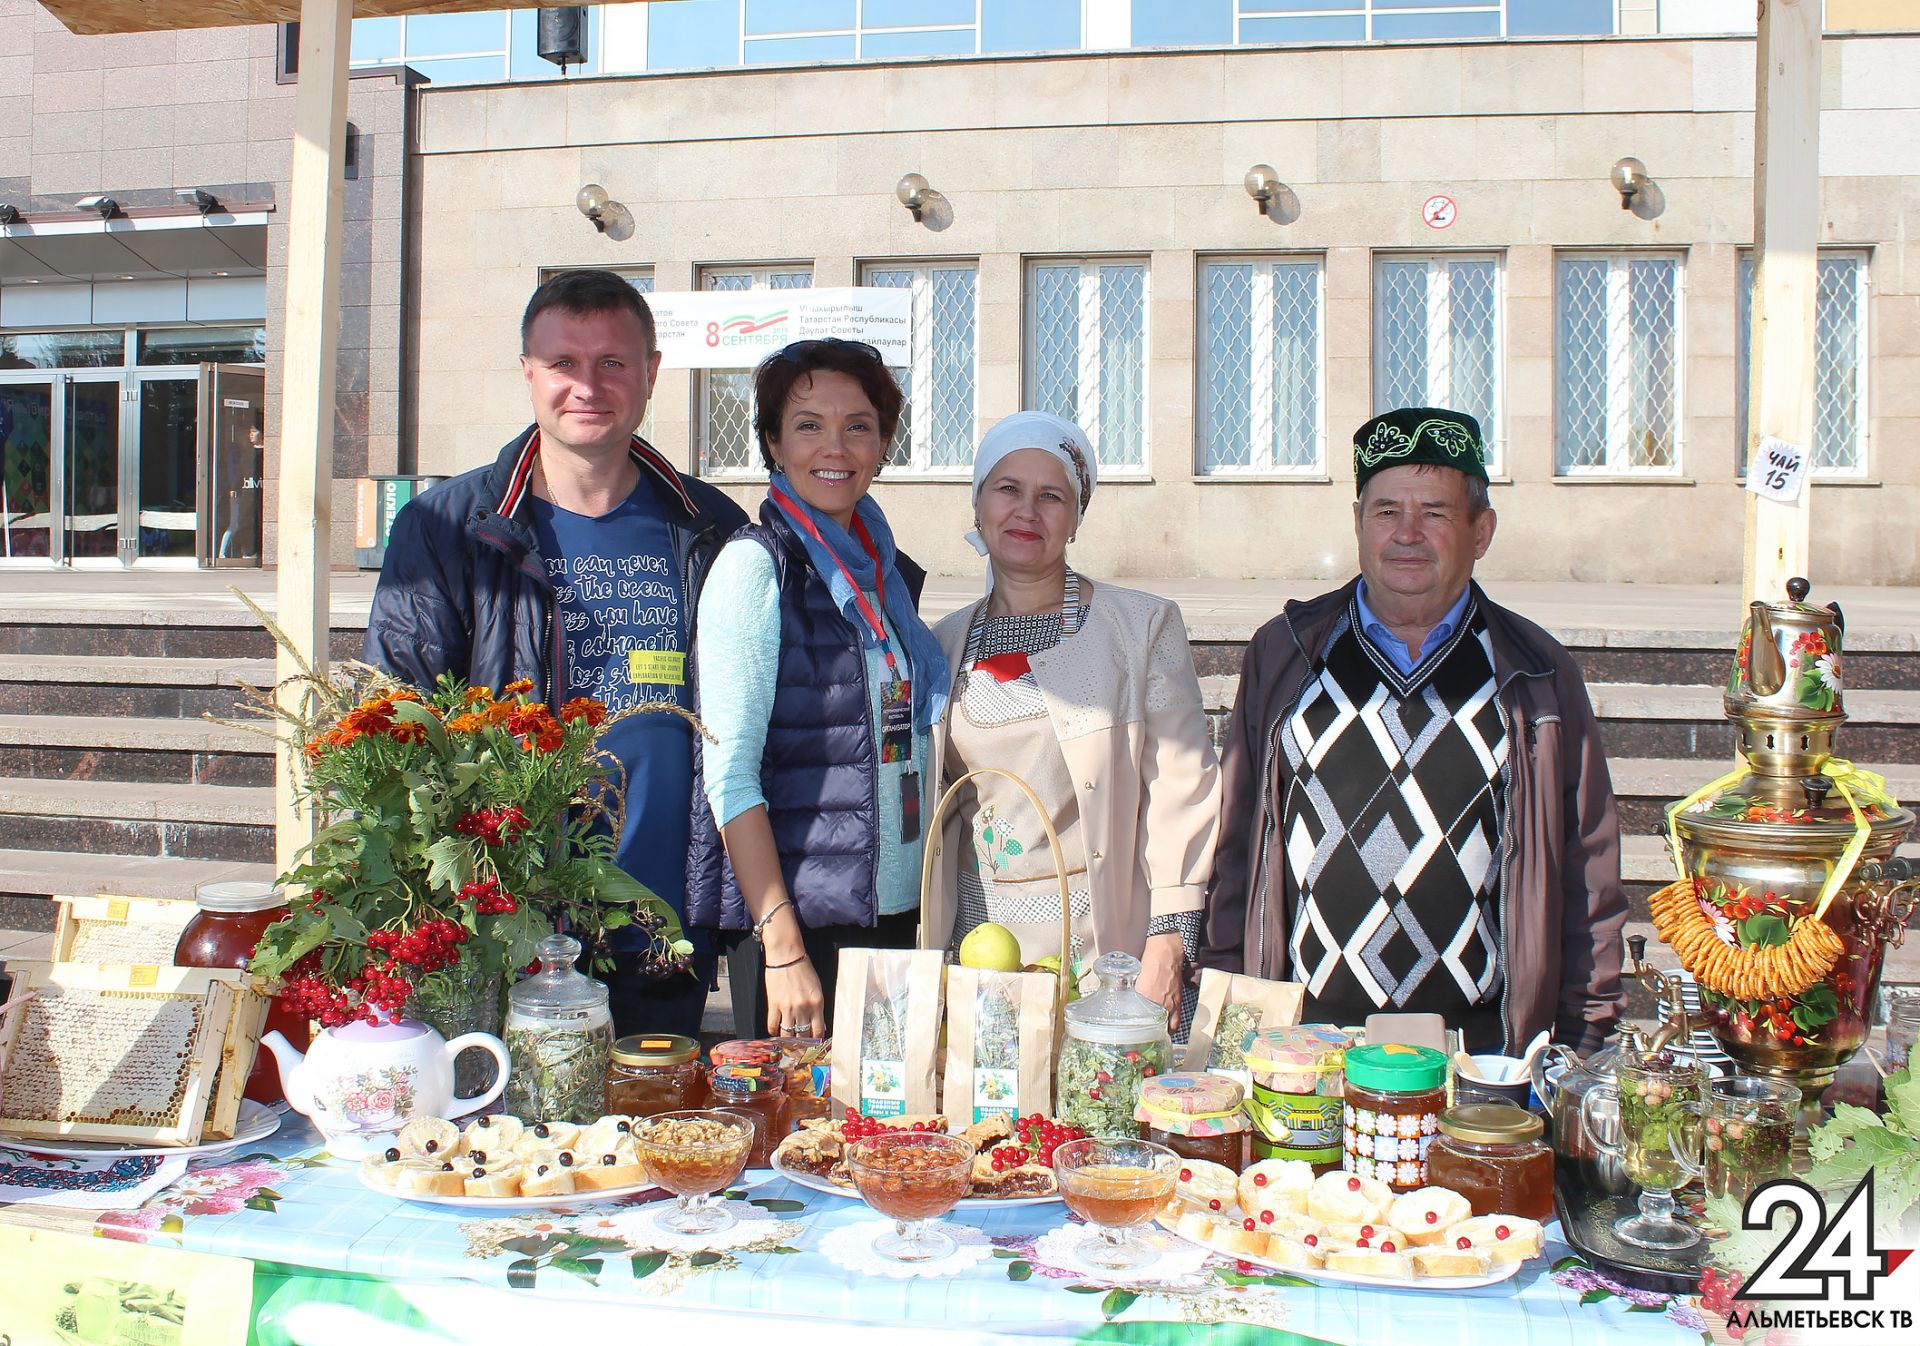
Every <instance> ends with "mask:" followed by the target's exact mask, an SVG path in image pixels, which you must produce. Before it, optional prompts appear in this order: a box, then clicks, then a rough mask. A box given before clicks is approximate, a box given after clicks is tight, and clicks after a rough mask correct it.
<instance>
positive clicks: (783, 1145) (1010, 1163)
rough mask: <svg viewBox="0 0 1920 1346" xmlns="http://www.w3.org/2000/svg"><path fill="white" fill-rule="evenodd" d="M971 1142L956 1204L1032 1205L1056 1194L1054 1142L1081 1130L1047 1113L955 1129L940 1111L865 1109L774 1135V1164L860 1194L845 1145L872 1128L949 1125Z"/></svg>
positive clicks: (816, 1187) (808, 1181)
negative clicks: (965, 1186) (964, 1191)
mask: <svg viewBox="0 0 1920 1346" xmlns="http://www.w3.org/2000/svg"><path fill="white" fill-rule="evenodd" d="M948 1130H953V1132H954V1134H955V1135H958V1136H961V1137H963V1138H964V1139H966V1140H970V1141H972V1142H973V1146H974V1150H975V1153H974V1156H973V1186H972V1188H971V1189H970V1191H969V1193H968V1195H967V1196H966V1197H965V1198H963V1199H962V1200H961V1202H960V1206H961V1208H962V1209H965V1208H967V1207H974V1208H980V1207H986V1206H1037V1205H1040V1204H1042V1203H1044V1202H1049V1201H1058V1200H1059V1199H1060V1189H1059V1187H1058V1186H1057V1185H1056V1184H1055V1182H1054V1180H1053V1149H1054V1146H1056V1145H1059V1144H1061V1143H1062V1142H1064V1141H1067V1140H1073V1139H1077V1138H1078V1137H1080V1136H1081V1135H1084V1134H1085V1133H1084V1132H1082V1131H1081V1130H1080V1128H1079V1127H1070V1126H1066V1125H1064V1124H1062V1123H1060V1122H1058V1121H1056V1120H1054V1119H1052V1118H1048V1117H1039V1116H1033V1117H1019V1118H1015V1117H1010V1116H993V1117H989V1118H987V1119H986V1120H984V1121H979V1122H974V1123H973V1124H972V1125H970V1126H966V1127H962V1128H959V1129H954V1128H950V1127H949V1126H948V1125H947V1119H946V1118H945V1117H944V1116H941V1115H940V1114H938V1113H931V1114H928V1113H921V1114H918V1115H907V1116H900V1117H863V1116H861V1115H860V1114H859V1113H857V1112H855V1113H849V1114H848V1115H847V1118H846V1120H845V1121H830V1120H828V1119H826V1118H815V1119H813V1120H810V1121H807V1122H803V1123H802V1124H801V1126H800V1129H799V1130H798V1131H795V1132H794V1133H793V1134H792V1135H790V1136H788V1137H787V1138H786V1139H785V1140H783V1141H781V1142H780V1147H779V1148H778V1149H776V1150H775V1151H774V1152H773V1171H774V1172H775V1173H778V1174H779V1175H780V1176H781V1177H783V1178H789V1179H791V1180H792V1181H794V1182H796V1183H799V1184H800V1185H801V1186H802V1187H806V1188H809V1189H811V1190H813V1191H816V1192H825V1193H827V1194H828V1195H829V1196H848V1197H854V1198H856V1199H857V1198H858V1197H859V1195H860V1194H859V1193H858V1192H857V1191H855V1190H854V1186H853V1178H852V1176H851V1175H850V1174H849V1173H848V1172H847V1164H846V1149H847V1145H848V1144H849V1143H850V1142H852V1141H855V1140H859V1139H860V1138H861V1137H862V1136H866V1135H873V1134H874V1133H876V1132H878V1131H948Z"/></svg>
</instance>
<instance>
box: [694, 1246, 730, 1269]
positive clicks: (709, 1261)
mask: <svg viewBox="0 0 1920 1346" xmlns="http://www.w3.org/2000/svg"><path fill="white" fill-rule="evenodd" d="M725 1260H726V1259H725V1258H723V1257H722V1256H721V1255H720V1254H719V1253H717V1252H714V1251H712V1250H711V1249H705V1250H702V1251H700V1252H697V1253H695V1254H694V1255H693V1256H691V1257H689V1258H688V1259H687V1265H688V1266H690V1267H712V1266H718V1265H720V1263H721V1262H723V1261H725Z"/></svg>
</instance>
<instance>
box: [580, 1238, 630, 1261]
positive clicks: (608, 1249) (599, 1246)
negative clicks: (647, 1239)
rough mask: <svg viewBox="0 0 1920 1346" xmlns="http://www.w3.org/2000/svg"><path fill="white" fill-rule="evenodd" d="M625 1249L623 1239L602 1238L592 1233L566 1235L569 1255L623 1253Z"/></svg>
mask: <svg viewBox="0 0 1920 1346" xmlns="http://www.w3.org/2000/svg"><path fill="white" fill-rule="evenodd" d="M626 1250H627V1241H626V1240H625V1239H603V1238H600V1237H598V1236H596V1235H593V1234H569V1235H567V1255H568V1256H569V1257H582V1258H585V1257H606V1256H607V1255H608V1254H610V1253H623V1252H625V1251H626Z"/></svg>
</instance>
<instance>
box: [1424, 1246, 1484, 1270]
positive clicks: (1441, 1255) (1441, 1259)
mask: <svg viewBox="0 0 1920 1346" xmlns="http://www.w3.org/2000/svg"><path fill="white" fill-rule="evenodd" d="M1411 1256H1412V1258H1413V1274H1414V1275H1416V1276H1485V1275H1488V1274H1490V1273H1491V1272H1492V1271H1493V1255H1492V1254H1491V1253H1489V1252H1488V1251H1487V1250H1486V1249H1485V1248H1475V1247H1472V1246H1468V1247H1465V1248H1454V1247H1448V1246H1442V1247H1438V1248H1415V1249H1414V1250H1413V1252H1412V1254H1411Z"/></svg>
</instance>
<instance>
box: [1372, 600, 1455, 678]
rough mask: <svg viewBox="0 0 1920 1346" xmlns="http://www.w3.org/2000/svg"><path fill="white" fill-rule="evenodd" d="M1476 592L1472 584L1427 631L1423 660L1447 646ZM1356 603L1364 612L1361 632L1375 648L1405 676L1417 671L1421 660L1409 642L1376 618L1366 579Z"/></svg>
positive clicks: (1421, 656)
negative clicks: (1369, 599)
mask: <svg viewBox="0 0 1920 1346" xmlns="http://www.w3.org/2000/svg"><path fill="white" fill-rule="evenodd" d="M1472 590H1473V586H1472V585H1470V584H1469V585H1467V586H1466V587H1465V588H1463V589H1461V590H1460V597H1458V598H1457V599H1455V600H1454V603H1453V606H1452V607H1450V608H1448V609H1447V615H1446V616H1444V617H1442V618H1441V619H1440V622H1439V624H1438V625H1437V626H1435V627H1434V628H1433V630H1431V631H1429V632H1427V638H1426V640H1425V642H1424V643H1423V644H1422V646H1421V649H1420V658H1421V659H1424V658H1426V657H1427V656H1428V655H1429V654H1432V653H1433V652H1434V651H1435V650H1437V649H1439V648H1440V647H1441V646H1442V645H1444V644H1446V643H1447V637H1449V636H1451V635H1452V634H1453V632H1454V628H1455V627H1457V626H1459V625H1460V619H1461V618H1462V617H1463V616H1465V615H1466V611H1467V595H1468V594H1469V593H1471V592H1472ZM1353 600H1354V605H1355V606H1356V607H1358V608H1359V609H1360V630H1361V631H1362V632H1363V633H1365V635H1366V637H1367V639H1368V640H1371V641H1372V642H1373V645H1374V648H1375V649H1377V650H1379V651H1380V653H1382V654H1384V655H1386V656H1387V659H1388V660H1389V661H1390V662H1391V663H1392V664H1393V666H1394V667H1395V668H1397V669H1399V670H1400V671H1401V672H1402V673H1403V674H1404V673H1411V672H1413V670H1414V668H1415V667H1416V666H1418V664H1419V660H1417V659H1415V658H1414V657H1413V651H1412V650H1410V649H1408V648H1407V642H1406V641H1404V640H1402V639H1400V637H1399V636H1396V635H1395V634H1394V633H1393V632H1391V631H1389V630H1387V628H1386V625H1385V624H1384V623H1382V622H1381V620H1380V619H1379V618H1378V617H1376V616H1374V615H1373V609H1372V608H1371V607H1369V606H1368V605H1367V582H1366V581H1365V580H1361V581H1360V587H1359V588H1358V589H1356V590H1354V594H1353Z"/></svg>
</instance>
